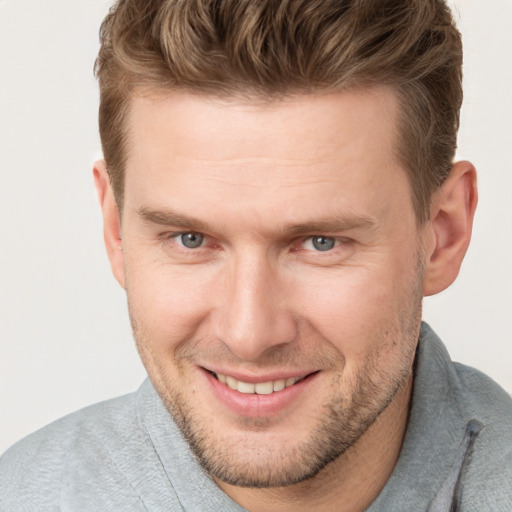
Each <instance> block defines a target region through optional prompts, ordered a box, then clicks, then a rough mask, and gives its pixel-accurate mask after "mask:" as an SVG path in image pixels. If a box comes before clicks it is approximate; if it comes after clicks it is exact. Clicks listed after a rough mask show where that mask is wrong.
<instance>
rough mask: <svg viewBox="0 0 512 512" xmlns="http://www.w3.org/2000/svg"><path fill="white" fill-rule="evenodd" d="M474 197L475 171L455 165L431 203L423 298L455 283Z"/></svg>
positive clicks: (468, 165)
mask: <svg viewBox="0 0 512 512" xmlns="http://www.w3.org/2000/svg"><path fill="white" fill-rule="evenodd" d="M477 198H478V195H477V187H476V171H475V168H474V167H473V165H472V164H471V163H470V162H457V163H456V164H455V165H454V166H453V167H452V169H451V171H450V175H449V176H448V178H447V179H446V181H445V182H444V183H443V185H442V186H441V188H440V189H439V190H438V191H437V192H436V193H435V194H434V197H433V200H432V205H431V208H430V219H429V221H428V223H427V226H426V233H427V237H426V240H427V241H426V244H425V245H426V254H425V256H426V258H425V274H424V280H423V295H425V296H426V295H434V294H436V293H439V292H441V291H443V290H444V289H445V288H448V286H450V285H451V284H452V283H453V281H455V278H456V277H457V275H458V273H459V270H460V266H461V264H462V260H463V258H464V255H465V254H466V251H467V249H468V246H469V241H470V239H471V230H472V228H473V217H474V215H475V209H476V204H477Z"/></svg>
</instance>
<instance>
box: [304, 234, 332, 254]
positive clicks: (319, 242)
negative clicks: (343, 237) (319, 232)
mask: <svg viewBox="0 0 512 512" xmlns="http://www.w3.org/2000/svg"><path fill="white" fill-rule="evenodd" d="M309 240H311V245H312V246H313V248H314V249H315V250H317V251H322V252H325V251H330V250H331V249H332V248H333V247H334V246H335V245H336V239H335V238H333V237H330V236H313V237H311V238H310V239H309Z"/></svg>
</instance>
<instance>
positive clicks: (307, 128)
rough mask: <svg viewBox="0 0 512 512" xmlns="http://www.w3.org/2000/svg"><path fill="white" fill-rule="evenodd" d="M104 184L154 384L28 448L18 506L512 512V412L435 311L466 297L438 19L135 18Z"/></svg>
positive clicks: (0, 467) (163, 4) (461, 196)
mask: <svg viewBox="0 0 512 512" xmlns="http://www.w3.org/2000/svg"><path fill="white" fill-rule="evenodd" d="M101 38H102V46H101V49H100V54H99V57H98V61H97V74H98V77H99V81H100V92H101V104H100V133H101V138H102V144H103V151H104V157H105V161H101V162H98V163H97V164H96V165H95V168H94V177H95V181H96V187H97V190H98V195H99V199H100V203H101V207H102V210H103V216H104V235H105V243H106V247H107V252H108V256H109V259H110V262H111V265H112V270H113V273H114V275H115V277H116V279H117V280H118V281H119V283H120V285H121V286H122V287H123V288H124V289H125V290H126V292H127V298H128V304H129V310H130V317H131V321H132V326H133V331H134V336H135V340H136V343H137V347H138V349H139V352H140V355H141V358H142V360H143V362H144V365H145V367H146V369H147V372H148V376H149V380H148V381H146V382H145V383H144V384H143V385H142V386H141V388H140V389H139V391H138V392H137V393H135V394H133V395H128V396H126V397H121V398H119V399H115V400H112V401H109V402H105V403H103V404H98V405H95V406H92V407H90V408H88V409H85V410H83V411H80V412H78V413H75V414H73V415H71V416H69V417H67V418H64V419H62V420H59V421H58V422H56V423H54V424H52V425H50V426H49V427H46V428H45V429H43V430H41V431H39V432H37V433H36V434H33V435H32V436H29V437H28V438H27V439H25V440H24V441H22V442H20V443H19V444H17V445H16V446H14V447H13V448H12V449H11V450H9V451H8V452H7V453H6V454H5V455H4V456H3V457H2V459H1V462H0V490H1V493H0V495H1V497H0V509H1V510H123V511H131V510H151V511H156V510H187V511H190V510H196V511H239V510H244V509H245V510H250V511H253V512H254V511H288V510H322V511H330V510H336V511H338V510H346V511H356V510H358V511H359V510H369V511H390V510H393V511H401V510H403V511H410V510H427V509H428V510H431V511H434V510H436V511H441V510H465V511H471V510H475V511H477V510H478V511H482V510H489V511H491V510H493V511H494V510H511V509H512V483H511V482H512V479H511V477H512V433H511V428H510V425H511V422H512V403H511V401H510V399H509V397H508V396H507V395H506V394H505V392H504V391H503V390H501V389H500V388H499V387H498V386H497V385H496V384H495V383H493V382H492V381H490V379H488V378H487V377H485V376H484V375H482V374H480V373H478V372H477V371H476V370H473V369H469V368H467V367H463V366H460V365H456V364H454V363H452V362H451V361H450V359H449V356H448V354H447V353H446V350H445V348H444V346H443V345H442V343H441V341H440V340H439V339H438V338H437V337H436V335H435V334H434V333H433V331H432V330H431V329H430V328H429V327H428V326H427V325H425V324H423V325H422V324H421V302H422V297H423V296H425V295H432V294H435V293H438V292H440V291H442V290H443V289H445V288H446V287H448V286H449V285H450V284H451V283H452V282H453V281H454V279H455V278H456V276H457V273H458V271H459V268H460V265H461V262H462V259H463V257H464V254H465V252H466V249H467V247H468V244H469V239H470V234H471V226H472V220H473V215H474V211H475V207H476V200H477V199H476V198H477V193H476V175H475V170H474V168H473V166H472V165H471V164H470V163H469V162H458V163H455V164H453V162H452V161H453V156H454V151H455V142H456V132H457V127H458V113H459V108H460V104H461V98H462V92H461V84H460V80H461V56H462V54H461V45H460V36H459V34H458V32H457V30H456V29H455V27H454V25H453V21H452V18H451V16H450V13H449V11H448V9H447V8H446V6H445V5H444V3H442V2H441V1H432V0H428V1H427V0H425V1H419V0H417V1H412V0H409V1H405V0H404V1H393V2H391V1H382V2H376V1H375V0H371V1H370V0H368V1H356V0H354V1H342V0H337V1H329V0H325V1H322V2H316V1H311V0H310V1H300V0H295V1H292V0H289V1H282V2H272V1H270V0H265V1H264V0H262V1H259V2H240V1H238V0H219V1H217V2H210V1H208V0H195V1H177V0H159V1H153V2H148V1H142V0H126V1H120V2H119V3H118V4H116V6H115V7H114V8H113V9H112V10H111V12H110V14H109V15H108V16H107V18H106V19H105V21H104V23H103V26H102V30H101Z"/></svg>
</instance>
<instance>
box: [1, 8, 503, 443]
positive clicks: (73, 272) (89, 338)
mask: <svg viewBox="0 0 512 512" xmlns="http://www.w3.org/2000/svg"><path fill="white" fill-rule="evenodd" d="M453 3H454V4H455V5H456V9H457V14H456V16H457V18H458V19H459V20H460V21H459V25H460V28H461V30H462V32H463V36H464V42H465V50H466V53H465V106H464V110H463V114H462V129H461V132H460V143H459V152H458V153H459V154H458V156H459V157H460V158H467V159H470V160H472V161H473V162H474V163H475V164H476V166H477V169H478V171H479V184H480V205H479V210H478V215H477V219H476V225H475V230H474V237H473V243H472V246H471V248H470V251H469V254H468V256H467V259H466V261H465V264H464V266H463V269H462V272H461V275H460V277H459V279H458V281H457V282H456V284H455V285H454V286H452V287H451V288H450V289H449V290H447V291H446V292H444V293H443V294H441V295H440V296H438V297H434V298H429V299H427V300H426V304H425V315H424V316H425V318H426V319H427V320H428V321H429V322H430V323H431V325H433V326H434V328H435V329H436V330H437V331H438V333H439V334H440V335H441V336H442V337H443V338H444V340H445V342H446V343H447V345H448V348H449V350H450V352H451V354H452V356H453V358H454V359H455V360H459V361H462V362H465V363H467V364H470V365H472V366H476V367H478V368H480V369H482V370H483V371H485V372H486V373H488V374H489V375H491V376H492V377H493V378H494V379H495V380H497V381H498V382H500V383H501V385H502V386H504V387H505V388H506V389H507V390H508V391H509V392H512V371H511V362H512V343H511V342H512V200H511V197H512V169H511V167H512V165H511V162H512V128H511V125H512V93H511V91H512V59H511V55H512V51H511V50H510V49H511V48H512V31H510V26H511V22H512V2H511V1H510V0H492V2H482V1H480V0H458V1H454V2H453ZM109 5H110V1H109V0H73V1H70V0H46V1H44V2H42V1H40V0H0V73H1V74H0V137H1V139H0V172H1V174H0V176H1V182H0V235H1V238H0V243H1V249H0V315H1V316H0V325H1V338H0V452H2V451H3V450H4V449H5V448H7V447H8V446H9V445H10V444H12V443H13V442H14V441H16V440H17V439H19V438H20V437H22V436H24V435H26V434H28V433H29V432H31V431H33V430H34V429H36V428H39V427H41V426H43V425H44V424H46V423H48V422H50V421H52V420H53V419H56V418H57V417H60V416H62V415H64V414H67V413H69V412H71V411H73V410H76V409H78V408H81V407H83V406H85V405H88V404H90V403H93V402H97V401H99V400H103V399H106V398H109V397H112V396H116V395H119V394H123V393H126V392H129V391H132V390H133V389H135V388H136V387H137V386H138V384H139V383H140V382H141V380H142V379H143V377H144V369H143V367H142V365H141V363H140V362H139V359H138V356H137V354H136V350H135V348H134V343H133V341H132V337H131V332H130V328H129V323H128V317H127V313H126V306H125V298H124V295H123V292H122V291H121V290H120V289H119V287H118V286H117V283H116V282H115V281H114V279H113V277H112V276H111V274H110V269H109V266H108V263H107V258H106V255H105V253H104V249H103V241H102V233H101V218H100V212H99V208H98V206H97V204H96V197H95V192H94V189H93V181H92V174H91V166H92V163H93V161H94V160H95V159H96V158H99V157H100V156H101V153H100V144H99V140H98V136H97V127H96V111H97V102H98V95H97V90H96V89H97V86H96V83H95V80H94V78H93V76H92V67H93V62H94V59H95V55H96V52H97V48H98V37H97V33H98V27H99V24H100V21H101V19H102V18H103V16H104V15H105V14H106V12H107V10H108V7H109Z"/></svg>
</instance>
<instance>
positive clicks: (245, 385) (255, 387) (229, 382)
mask: <svg viewBox="0 0 512 512" xmlns="http://www.w3.org/2000/svg"><path fill="white" fill-rule="evenodd" d="M207 371H208V373H210V375H213V377H215V378H216V379H217V380H218V381H219V382H221V383H222V384H224V385H226V386H227V387H228V388H230V389H232V390H234V391H238V392H240V393H245V394H248V395H271V394H272V393H276V392H278V391H282V390H283V389H286V388H289V387H291V386H293V385H294V384H297V383H298V382H301V381H303V380H304V379H306V378H308V377H310V376H311V375H313V373H316V372H313V373H310V374H308V375H305V376H303V377H289V378H288V379H278V380H270V381H267V382H257V383H252V382H243V381H241V380H236V379H235V378H234V377H231V376H230V375H224V374H223V373H215V372H212V371H210V370H207Z"/></svg>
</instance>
